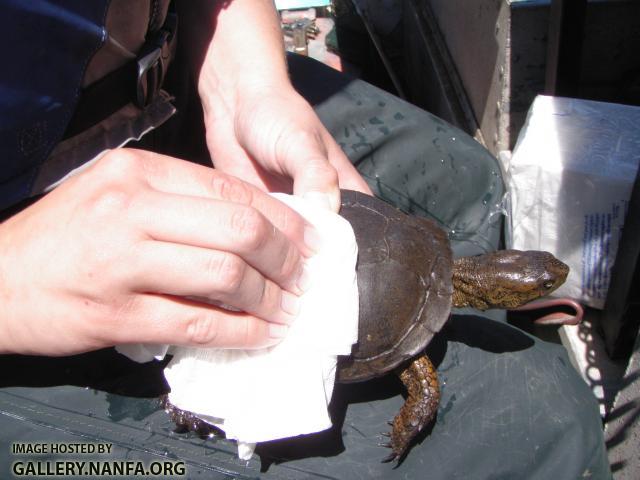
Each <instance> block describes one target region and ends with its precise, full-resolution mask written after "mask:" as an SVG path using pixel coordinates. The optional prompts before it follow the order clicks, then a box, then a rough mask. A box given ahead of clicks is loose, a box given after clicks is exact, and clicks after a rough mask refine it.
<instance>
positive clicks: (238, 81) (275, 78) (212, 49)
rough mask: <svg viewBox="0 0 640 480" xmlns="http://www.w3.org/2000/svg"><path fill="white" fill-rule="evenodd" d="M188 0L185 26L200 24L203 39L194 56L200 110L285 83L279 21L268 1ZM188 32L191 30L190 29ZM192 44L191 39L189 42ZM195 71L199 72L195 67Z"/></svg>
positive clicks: (198, 26) (189, 27)
mask: <svg viewBox="0 0 640 480" xmlns="http://www.w3.org/2000/svg"><path fill="white" fill-rule="evenodd" d="M211 3H212V2H211V1H209V2H195V3H192V2H188V3H187V6H188V10H187V11H185V13H184V15H183V18H185V23H186V26H185V27H184V28H183V30H184V29H185V28H188V29H191V28H197V29H201V28H205V29H211V30H212V31H213V34H212V35H209V36H206V35H202V36H200V38H199V39H198V40H197V41H198V42H200V43H202V42H208V43H207V44H206V45H204V46H203V47H201V48H202V52H201V54H200V55H199V57H198V58H196V59H195V62H196V63H197V64H198V63H199V64H198V65H196V66H195V67H196V70H197V75H198V77H197V83H198V91H199V93H200V97H201V99H202V104H203V107H204V110H205V114H208V113H209V112H212V111H216V110H218V111H219V110H220V107H222V105H219V102H224V103H225V105H224V107H226V108H225V110H226V109H230V108H233V106H234V104H235V102H236V101H237V93H238V92H244V91H248V90H254V89H261V90H264V89H269V88H282V87H283V86H286V85H289V80H288V74H287V65H286V59H285V53H284V46H283V40H282V32H281V30H280V22H279V19H278V15H277V12H276V10H275V7H274V5H273V1H272V0H231V1H230V2H223V1H218V2H214V5H215V6H212V5H211ZM189 35H192V33H189ZM189 43H191V42H189ZM198 70H199V71H198Z"/></svg>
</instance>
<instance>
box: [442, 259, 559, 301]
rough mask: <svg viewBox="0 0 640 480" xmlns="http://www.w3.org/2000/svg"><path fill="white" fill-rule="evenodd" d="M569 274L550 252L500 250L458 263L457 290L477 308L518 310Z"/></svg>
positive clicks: (456, 268) (557, 284)
mask: <svg viewBox="0 0 640 480" xmlns="http://www.w3.org/2000/svg"><path fill="white" fill-rule="evenodd" d="M568 274H569V267H568V266H567V265H566V264H565V263H563V262H561V261H560V260H558V259H557V258H556V257H554V256H553V255H552V254H550V253H549V252H543V251H537V250H528V251H521V250H501V251H498V252H493V253H489V254H486V255H480V256H477V257H465V258H462V259H460V260H458V261H456V264H455V266H454V288H455V290H456V294H458V295H462V297H463V302H465V303H466V305H469V306H472V307H475V308H480V309H482V310H485V309H488V308H517V307H519V306H521V305H524V304H525V303H528V302H530V301H532V300H536V299H538V298H540V297H543V296H545V295H548V294H550V293H551V292H553V291H554V290H556V289H557V288H558V287H559V286H560V285H562V284H563V283H564V281H565V280H566V279H567V275H568Z"/></svg>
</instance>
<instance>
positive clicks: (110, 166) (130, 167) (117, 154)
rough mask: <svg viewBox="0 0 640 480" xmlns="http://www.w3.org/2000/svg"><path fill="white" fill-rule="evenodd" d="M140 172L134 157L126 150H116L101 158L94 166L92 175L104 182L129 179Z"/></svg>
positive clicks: (138, 163)
mask: <svg viewBox="0 0 640 480" xmlns="http://www.w3.org/2000/svg"><path fill="white" fill-rule="evenodd" d="M139 171H140V162H139V161H138V159H137V158H136V155H135V154H134V153H133V152H131V151H130V150H127V149H116V150H112V151H110V152H109V153H107V154H106V155H105V156H104V157H102V158H101V159H100V160H99V161H98V162H97V163H96V166H95V169H94V173H95V174H96V175H98V176H99V177H100V178H101V179H104V180H107V181H109V180H111V181H113V180H116V181H118V180H121V179H125V178H131V177H132V176H134V175H136V174H137V172H139Z"/></svg>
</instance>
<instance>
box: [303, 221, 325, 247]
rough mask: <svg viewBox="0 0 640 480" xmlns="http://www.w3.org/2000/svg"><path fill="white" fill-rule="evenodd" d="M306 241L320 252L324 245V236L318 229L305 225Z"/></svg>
mask: <svg viewBox="0 0 640 480" xmlns="http://www.w3.org/2000/svg"><path fill="white" fill-rule="evenodd" d="M304 243H305V244H306V245H307V247H309V248H310V249H311V250H313V251H314V252H319V251H320V247H321V246H322V237H321V236H320V233H318V230H316V228H315V227H313V226H311V225H307V226H306V227H304Z"/></svg>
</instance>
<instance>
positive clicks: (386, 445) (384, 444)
mask: <svg viewBox="0 0 640 480" xmlns="http://www.w3.org/2000/svg"><path fill="white" fill-rule="evenodd" d="M378 446H379V447H385V448H391V443H379V444H378Z"/></svg>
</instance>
